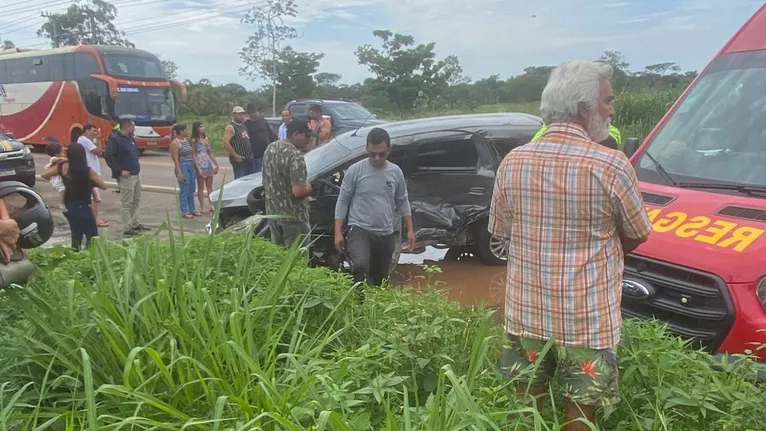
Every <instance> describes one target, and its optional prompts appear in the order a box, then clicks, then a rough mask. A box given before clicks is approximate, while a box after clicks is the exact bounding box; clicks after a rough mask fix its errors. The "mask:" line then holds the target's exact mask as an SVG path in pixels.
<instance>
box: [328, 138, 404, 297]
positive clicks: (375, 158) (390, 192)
mask: <svg viewBox="0 0 766 431" xmlns="http://www.w3.org/2000/svg"><path fill="white" fill-rule="evenodd" d="M390 153H391V138H390V137H389V136H388V132H386V131H385V130H383V129H381V128H377V127H376V128H374V129H372V130H370V133H369V134H368V135H367V154H368V156H369V157H368V158H367V159H365V160H361V161H359V162H356V163H354V164H353V165H351V166H350V167H349V168H348V170H346V175H345V177H344V178H343V184H342V185H341V188H340V196H339V197H338V203H337V204H336V206H335V247H336V248H337V249H338V251H340V252H344V251H345V253H346V258H347V259H348V260H349V261H350V263H351V272H352V274H353V276H354V281H355V282H362V281H366V282H367V284H369V285H372V286H379V285H380V284H381V283H382V282H383V280H385V279H387V278H388V273H389V268H390V266H391V258H392V256H393V254H394V244H395V237H394V221H395V219H394V217H396V216H397V215H401V216H402V217H403V218H404V224H405V226H406V228H407V243H408V245H409V247H410V249H411V250H413V249H414V248H415V228H414V227H413V223H412V213H411V211H410V202H409V198H408V196H407V184H406V183H405V181H404V174H403V173H402V170H401V169H400V168H399V166H397V165H395V164H394V163H390V162H388V160H387V158H388V155H389V154H390ZM346 218H348V231H347V234H346V238H345V239H344V235H343V222H344V221H345V220H346ZM346 242H347V243H346ZM344 245H345V250H344Z"/></svg>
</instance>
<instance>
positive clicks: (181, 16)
mask: <svg viewBox="0 0 766 431" xmlns="http://www.w3.org/2000/svg"><path fill="white" fill-rule="evenodd" d="M241 1H242V0H230V1H227V2H224V3H222V5H229V4H234V3H241ZM161 2H162V1H161V0H144V1H143V2H141V1H139V2H135V1H134V3H132V4H131V5H129V6H143V5H147V4H153V3H161ZM251 7H259V6H251V5H247V6H246V7H245V8H243V7H239V8H236V7H235V8H234V9H229V10H226V11H219V12H217V13H215V14H214V15H212V16H211V15H209V14H210V13H211V12H203V13H202V14H200V12H199V11H193V10H188V11H184V12H182V13H180V14H178V15H174V16H173V17H172V18H165V19H163V20H157V21H154V22H149V23H147V20H146V19H137V20H132V21H126V22H123V23H120V25H121V26H124V25H126V24H135V23H141V24H139V25H135V26H128V27H123V28H120V29H118V30H120V31H123V32H125V33H126V35H127V33H129V32H131V33H132V32H134V31H136V30H142V29H145V28H149V27H155V26H168V25H171V26H172V24H174V23H175V22H186V21H184V20H185V19H188V18H196V17H199V16H201V15H204V16H205V17H207V18H214V17H215V16H217V15H220V14H224V13H235V12H244V11H246V10H248V9H250V8H251ZM184 14H188V15H187V16H184ZM179 19H180V21H179ZM194 22H196V21H194ZM33 25H34V24H33ZM27 27H31V25H30V26H27ZM80 33H81V32H80V31H78V30H65V31H62V32H59V33H57V37H66V36H71V35H75V34H80ZM139 34H140V33H139ZM38 39H39V38H37V37H35V38H26V39H22V40H20V41H15V42H16V44H17V45H18V44H24V43H26V42H33V41H37V40H38ZM36 45H40V43H38V44H35V45H32V46H36ZM43 45H45V43H43Z"/></svg>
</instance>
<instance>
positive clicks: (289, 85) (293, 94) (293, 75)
mask: <svg viewBox="0 0 766 431" xmlns="http://www.w3.org/2000/svg"><path fill="white" fill-rule="evenodd" d="M322 58H324V54H317V53H314V52H296V51H295V50H294V49H293V48H292V47H290V46H286V47H285V48H284V49H283V50H281V51H280V52H279V55H278V56H277V60H276V62H277V64H276V67H274V65H273V64H271V63H272V61H271V60H268V61H265V62H264V67H265V68H266V69H268V70H276V71H277V79H276V81H277V92H278V93H279V94H280V96H281V97H280V100H281V101H284V102H286V101H287V100H291V99H295V98H300V97H302V98H308V97H312V96H313V95H314V89H315V88H316V84H317V83H316V81H315V79H314V75H315V74H316V73H317V69H319V61H320V60H321V59H322Z"/></svg>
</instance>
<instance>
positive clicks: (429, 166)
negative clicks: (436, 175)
mask: <svg viewBox="0 0 766 431" xmlns="http://www.w3.org/2000/svg"><path fill="white" fill-rule="evenodd" d="M478 163H479V153H478V151H477V150H476V146H475V145H474V143H473V141H472V140H471V139H459V140H452V141H432V142H427V143H423V144H420V145H419V146H418V152H417V166H416V171H417V172H444V171H449V172H455V171H459V172H476V167H477V165H478Z"/></svg>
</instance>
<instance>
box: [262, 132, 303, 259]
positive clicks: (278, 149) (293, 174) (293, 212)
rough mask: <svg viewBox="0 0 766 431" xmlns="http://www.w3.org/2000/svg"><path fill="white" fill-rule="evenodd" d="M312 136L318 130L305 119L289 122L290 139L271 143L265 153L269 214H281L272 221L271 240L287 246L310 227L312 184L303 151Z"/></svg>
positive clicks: (265, 191) (264, 174)
mask: <svg viewBox="0 0 766 431" xmlns="http://www.w3.org/2000/svg"><path fill="white" fill-rule="evenodd" d="M312 137H316V133H314V132H312V131H311V129H309V127H308V125H307V124H306V123H305V122H303V121H293V122H291V123H290V124H288V125H287V138H285V139H284V140H279V141H276V142H272V143H271V144H269V146H268V147H267V148H266V152H265V153H264V154H263V192H264V194H265V197H266V214H267V215H273V216H279V217H278V218H275V219H271V220H269V230H271V240H272V241H273V242H274V243H275V244H279V245H282V246H285V247H288V248H289V247H290V246H292V244H293V242H295V240H296V239H298V237H299V236H300V235H307V234H308V233H309V229H310V227H309V206H308V202H307V201H306V198H308V197H309V196H311V185H310V184H309V183H308V182H307V181H306V161H305V160H304V158H303V154H304V153H305V152H306V150H307V149H308V145H309V139H310V138H312Z"/></svg>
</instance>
